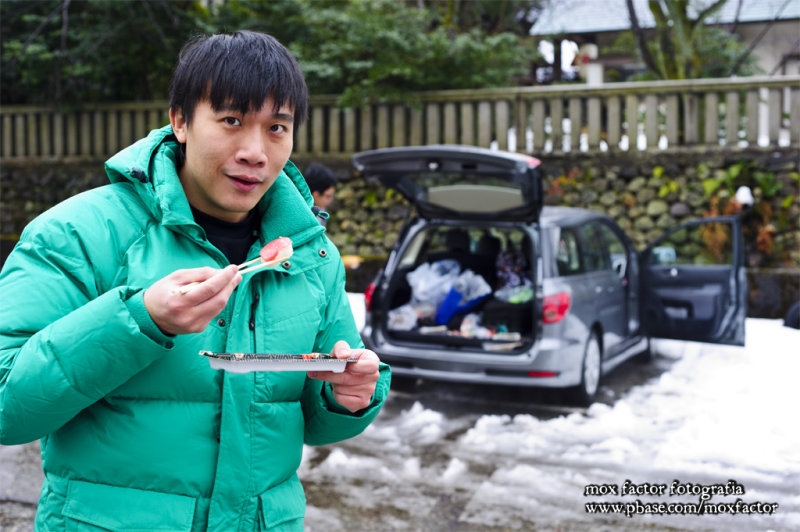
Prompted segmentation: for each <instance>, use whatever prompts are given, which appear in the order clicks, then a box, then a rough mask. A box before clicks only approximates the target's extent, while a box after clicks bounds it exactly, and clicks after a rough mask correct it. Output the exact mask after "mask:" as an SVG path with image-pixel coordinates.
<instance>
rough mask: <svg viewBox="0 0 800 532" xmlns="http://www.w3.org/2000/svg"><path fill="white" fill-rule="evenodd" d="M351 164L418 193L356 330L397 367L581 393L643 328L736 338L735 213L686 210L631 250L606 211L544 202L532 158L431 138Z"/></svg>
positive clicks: (739, 280)
mask: <svg viewBox="0 0 800 532" xmlns="http://www.w3.org/2000/svg"><path fill="white" fill-rule="evenodd" d="M353 164H354V166H355V168H356V170H357V171H358V172H360V173H361V174H362V176H363V177H366V178H374V179H378V180H380V182H381V183H383V184H384V185H385V186H387V187H391V188H393V189H395V190H397V191H399V192H400V193H401V194H402V195H403V196H404V197H405V198H406V199H408V200H409V201H410V203H411V205H412V209H411V211H410V212H413V215H410V216H409V217H407V220H406V222H405V223H404V225H403V228H402V230H401V232H400V236H399V238H398V240H397V243H396V245H395V247H394V249H393V250H392V251H391V253H390V255H389V257H388V259H387V262H386V264H385V266H384V267H383V269H382V270H381V271H380V272H379V274H378V275H377V277H376V278H375V280H374V282H373V283H372V284H370V286H369V287H368V289H367V290H366V293H365V300H366V304H367V309H366V310H367V312H366V319H365V325H364V328H363V329H362V331H361V335H362V338H363V340H364V342H365V344H366V345H367V347H368V348H370V349H372V350H374V351H375V352H376V353H378V355H379V356H380V357H381V359H382V360H384V361H385V362H387V363H389V364H390V365H391V366H392V372H393V374H394V375H396V376H398V377H401V378H402V377H416V378H423V379H436V380H444V381H458V382H469V383H484V384H494V385H508V386H533V387H554V388H565V389H568V390H569V392H570V397H571V399H572V400H573V401H574V402H577V403H579V404H589V403H591V402H592V400H593V398H594V396H595V393H596V391H597V389H598V386H599V383H600V379H601V378H602V376H603V375H605V374H606V373H608V372H609V371H611V370H612V369H613V368H614V367H616V366H617V365H619V364H620V363H622V362H624V361H626V360H628V359H630V358H631V357H633V356H635V355H639V356H640V357H642V358H645V359H646V358H648V357H649V347H650V338H654V337H658V338H676V339H684V340H694V341H701V342H713V343H723V344H736V345H743V344H744V319H745V315H746V294H747V286H746V278H745V271H744V259H743V254H744V253H743V252H744V249H743V248H744V246H743V242H742V230H741V224H740V221H739V220H738V218H736V217H717V218H709V219H700V220H695V221H690V222H686V223H683V224H681V225H679V226H677V227H675V228H674V229H672V230H671V231H669V232H668V233H666V234H665V235H664V236H662V237H661V238H659V239H658V240H657V241H656V242H654V243H653V244H651V245H650V246H649V247H648V248H646V249H645V250H643V251H641V252H639V251H637V250H636V249H635V248H634V246H633V245H632V243H631V241H630V239H629V238H628V237H627V236H626V235H625V233H624V232H623V231H622V229H621V228H620V227H619V226H618V225H617V224H616V223H615V222H614V220H613V219H612V218H610V217H608V216H607V215H605V214H603V213H600V212H595V211H591V210H586V209H580V208H572V207H544V206H543V202H542V197H543V195H542V177H543V176H542V172H541V165H540V161H538V160H537V159H535V158H533V157H530V156H527V155H523V154H517V153H511V152H502V151H495V150H487V149H482V148H476V147H472V146H457V145H438V146H420V147H404V148H387V149H379V150H371V151H366V152H361V153H358V154H356V155H355V156H354V157H353Z"/></svg>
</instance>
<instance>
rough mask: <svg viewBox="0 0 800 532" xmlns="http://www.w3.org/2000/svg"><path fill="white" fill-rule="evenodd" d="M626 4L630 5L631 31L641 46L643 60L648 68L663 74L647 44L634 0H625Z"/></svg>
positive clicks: (639, 46)
mask: <svg viewBox="0 0 800 532" xmlns="http://www.w3.org/2000/svg"><path fill="white" fill-rule="evenodd" d="M625 5H627V6H628V17H629V18H630V21H631V31H632V32H633V36H634V38H635V39H636V46H637V47H638V48H639V52H640V53H641V54H642V60H643V61H644V64H645V65H647V68H649V69H650V70H652V71H653V72H654V73H655V74H656V75H659V76H660V75H661V74H660V71H659V68H658V65H657V63H656V61H655V59H654V58H653V55H652V54H651V53H650V48H648V46H647V38H646V37H645V34H644V31H643V30H642V28H641V26H639V18H638V17H637V16H636V10H635V9H634V7H633V0H625Z"/></svg>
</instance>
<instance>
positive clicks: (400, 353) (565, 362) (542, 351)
mask: <svg viewBox="0 0 800 532" xmlns="http://www.w3.org/2000/svg"><path fill="white" fill-rule="evenodd" d="M377 336H380V335H377ZM362 338H363V340H364V344H365V345H366V346H367V348H368V349H371V350H373V351H375V352H376V353H377V354H378V356H379V357H380V359H381V361H383V362H386V363H387V364H389V365H390V366H391V368H392V374H393V375H397V376H403V377H417V378H422V379H430V380H438V381H448V382H461V383H474V384H488V385H501V386H521V387H547V388H567V387H570V386H576V385H578V384H579V383H580V367H581V362H582V359H583V343H582V342H569V341H563V340H560V341H559V340H547V339H544V340H540V341H539V342H537V343H536V344H534V345H532V346H531V347H530V348H529V349H528V350H527V351H525V352H523V353H515V354H506V353H488V352H485V353H478V352H466V351H462V350H454V349H439V348H435V347H433V348H431V347H427V346H419V347H415V346H410V345H396V344H392V343H391V342H389V341H387V340H385V339H382V341H380V342H375V341H374V339H373V332H372V330H371V328H370V327H369V326H367V327H365V329H364V330H363V331H362ZM551 373H552V374H553V375H552V376H550V375H549V374H551ZM543 374H548V376H543Z"/></svg>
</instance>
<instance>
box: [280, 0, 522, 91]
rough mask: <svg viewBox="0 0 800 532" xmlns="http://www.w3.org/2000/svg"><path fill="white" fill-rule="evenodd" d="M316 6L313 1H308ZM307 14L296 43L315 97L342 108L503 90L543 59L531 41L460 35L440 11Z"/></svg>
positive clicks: (377, 8) (349, 7) (380, 4)
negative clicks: (419, 95) (439, 18)
mask: <svg viewBox="0 0 800 532" xmlns="http://www.w3.org/2000/svg"><path fill="white" fill-rule="evenodd" d="M307 1H309V2H311V0H307ZM311 3H312V4H313V7H314V9H308V10H305V11H304V13H305V15H306V16H305V22H306V25H307V28H306V37H305V38H304V39H298V40H295V41H294V42H293V43H292V44H291V49H292V51H293V52H294V53H295V54H296V55H297V56H298V58H299V60H300V64H301V67H302V68H303V71H304V73H305V75H306V81H307V82H308V85H309V90H310V91H311V93H312V94H314V93H316V94H319V93H323V94H340V95H341V96H340V100H339V102H340V104H342V105H345V106H359V105H363V104H364V103H365V102H367V101H388V100H398V99H399V100H406V101H407V100H408V98H409V96H410V94H409V93H411V92H415V91H423V90H438V89H466V88H480V87H492V86H504V85H509V84H510V83H511V79H512V78H513V76H516V75H521V74H523V73H524V72H525V69H526V68H527V65H528V64H529V62H530V61H531V60H532V59H533V58H535V57H536V54H537V52H536V51H535V50H534V49H533V48H532V44H531V41H530V39H524V40H522V39H520V38H519V37H517V36H515V35H514V34H512V33H508V32H504V33H498V34H494V35H489V34H487V33H485V32H483V31H482V30H480V29H477V28H473V29H469V30H466V31H465V32H463V33H454V32H453V31H451V30H448V29H446V28H445V27H444V26H435V25H434V22H435V15H434V13H432V12H430V11H428V10H425V9H409V8H407V7H405V6H403V5H402V4H400V3H398V2H394V1H389V0H372V1H366V0H353V1H350V2H347V3H346V4H345V5H344V6H343V5H342V4H341V3H336V4H333V5H332V6H329V7H324V6H325V4H319V3H317V2H311Z"/></svg>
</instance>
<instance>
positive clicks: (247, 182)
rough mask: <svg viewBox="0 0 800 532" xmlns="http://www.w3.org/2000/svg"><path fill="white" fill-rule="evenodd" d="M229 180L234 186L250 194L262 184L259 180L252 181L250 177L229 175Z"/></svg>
mask: <svg viewBox="0 0 800 532" xmlns="http://www.w3.org/2000/svg"><path fill="white" fill-rule="evenodd" d="M228 179H230V180H231V182H232V183H233V185H234V186H235V187H236V188H238V189H239V190H241V191H243V192H250V191H251V190H253V189H254V188H256V187H257V186H258V185H259V184H260V183H261V182H260V181H258V180H257V179H252V178H249V177H243V176H232V175H229V176H228Z"/></svg>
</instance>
